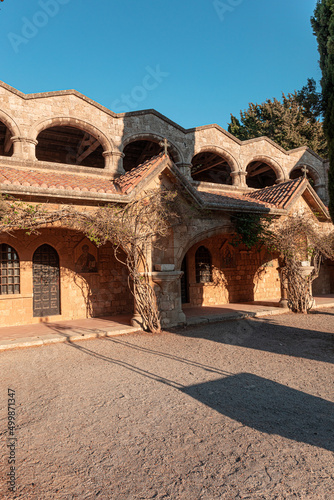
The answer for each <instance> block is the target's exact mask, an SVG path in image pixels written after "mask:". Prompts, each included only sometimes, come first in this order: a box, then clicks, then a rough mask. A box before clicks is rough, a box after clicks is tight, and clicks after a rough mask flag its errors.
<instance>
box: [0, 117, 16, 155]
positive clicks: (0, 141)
mask: <svg viewBox="0 0 334 500" xmlns="http://www.w3.org/2000/svg"><path fill="white" fill-rule="evenodd" d="M12 135H13V134H12V133H11V131H10V130H9V128H8V127H6V125H5V124H4V123H2V122H0V156H12V154H13V143H12V141H11V140H10V139H11V137H12Z"/></svg>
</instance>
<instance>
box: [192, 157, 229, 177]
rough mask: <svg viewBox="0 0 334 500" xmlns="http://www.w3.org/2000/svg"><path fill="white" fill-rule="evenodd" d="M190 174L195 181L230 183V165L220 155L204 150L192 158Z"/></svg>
mask: <svg viewBox="0 0 334 500" xmlns="http://www.w3.org/2000/svg"><path fill="white" fill-rule="evenodd" d="M191 163H192V168H191V176H192V178H193V179H194V180H195V181H201V182H213V183H215V184H227V185H231V184H232V177H231V167H230V165H229V164H228V162H227V161H226V160H225V158H223V157H222V156H220V155H218V154H216V153H213V152H209V151H204V152H202V153H198V154H197V155H195V156H194V157H193V159H192V162H191Z"/></svg>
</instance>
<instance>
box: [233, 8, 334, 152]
mask: <svg viewBox="0 0 334 500" xmlns="http://www.w3.org/2000/svg"><path fill="white" fill-rule="evenodd" d="M333 1H334V0H333ZM321 109H322V106H321V99H320V96H319V94H318V93H317V91H316V84H315V81H314V80H313V79H309V80H308V83H307V85H305V86H304V87H303V88H302V89H301V90H300V91H295V92H294V93H293V94H287V95H285V94H282V99H281V101H280V100H278V99H276V98H273V99H267V100H266V101H265V102H263V103H261V104H254V103H249V107H248V109H247V110H245V111H240V120H239V119H238V118H236V117H235V116H233V115H232V114H231V123H229V126H228V131H229V132H231V134H233V135H234V136H235V137H238V138H239V139H241V140H247V139H254V138H255V137H261V136H267V137H269V138H270V139H272V140H273V141H275V142H277V144H279V145H280V146H282V147H283V148H284V149H286V150H290V149H294V148H298V147H300V146H308V147H309V148H311V149H312V150H313V151H315V152H316V153H317V154H319V155H320V156H322V157H325V158H326V157H327V153H328V152H327V143H326V138H325V135H324V132H323V128H322V123H321V121H320V116H321Z"/></svg>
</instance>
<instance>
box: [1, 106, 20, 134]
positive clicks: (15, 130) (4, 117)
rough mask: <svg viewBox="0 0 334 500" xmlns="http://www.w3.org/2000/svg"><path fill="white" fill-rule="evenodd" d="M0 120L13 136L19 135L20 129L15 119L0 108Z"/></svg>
mask: <svg viewBox="0 0 334 500" xmlns="http://www.w3.org/2000/svg"><path fill="white" fill-rule="evenodd" d="M0 122H2V123H3V124H4V125H6V127H7V128H8V129H9V131H10V132H11V134H12V136H13V137H20V136H21V131H20V128H19V126H18V125H17V123H16V122H15V120H14V119H13V118H12V117H11V116H9V115H8V114H7V113H5V111H2V110H0Z"/></svg>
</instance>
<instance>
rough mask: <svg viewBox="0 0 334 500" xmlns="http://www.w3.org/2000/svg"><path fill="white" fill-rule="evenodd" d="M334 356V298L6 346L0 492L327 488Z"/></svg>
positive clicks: (1, 358)
mask: <svg viewBox="0 0 334 500" xmlns="http://www.w3.org/2000/svg"><path fill="white" fill-rule="evenodd" d="M333 361H334V309H327V310H322V311H319V312H315V313H313V314H311V315H308V316H299V315H298V316H296V315H292V314H286V315H282V316H276V317H266V318H261V319H250V320H243V321H236V322H227V323H220V324H219V323H218V324H211V325H205V326H201V327H194V328H187V329H182V330H174V331H171V332H164V333H163V334H161V335H151V334H132V335H127V336H122V337H113V338H106V339H100V340H92V341H85V342H80V343H76V344H57V345H49V346H44V347H39V348H33V349H24V350H16V351H7V352H3V353H1V355H0V380H1V398H0V411H1V413H0V436H1V437H0V448H1V455H0V456H1V461H0V481H1V480H2V483H0V498H1V499H7V498H8V499H10V498H24V499H28V500H30V499H38V500H40V499H60V500H62V499H80V500H81V499H95V498H98V499H106V500H109V499H112V500H114V499H117V500H123V499H124V500H132V499H145V500H146V499H151V498H155V499H163V498H167V499H168V498H169V499H184V500H196V499H205V500H213V499H219V498H222V499H239V498H240V499H241V498H244V499H245V498H247V499H270V500H271V499H295V498H301V499H321V500H322V499H333V498H334V467H333V466H334V454H333V452H334V390H333V381H334V370H333ZM8 388H11V389H14V390H15V404H16V406H15V411H16V423H17V428H16V429H15V433H14V434H15V437H17V441H16V442H15V454H16V455H15V460H16V463H15V466H16V470H15V473H16V486H17V491H16V496H14V495H13V494H11V493H10V492H9V491H8V489H7V488H8V486H7V485H6V478H7V477H8V476H6V475H7V474H8V472H9V464H8V456H9V451H10V449H9V448H8V447H7V444H8V441H7V438H8V433H7V431H6V429H7V389H8Z"/></svg>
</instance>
